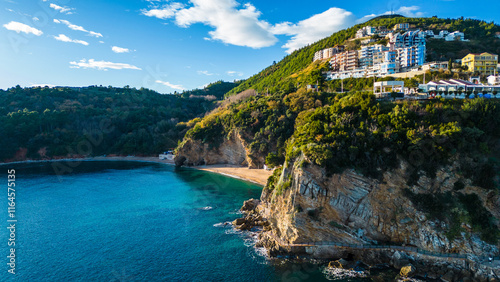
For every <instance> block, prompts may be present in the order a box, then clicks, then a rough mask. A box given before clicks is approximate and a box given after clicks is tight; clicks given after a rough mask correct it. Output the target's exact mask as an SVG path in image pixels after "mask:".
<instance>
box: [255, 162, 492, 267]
mask: <svg viewBox="0 0 500 282" xmlns="http://www.w3.org/2000/svg"><path fill="white" fill-rule="evenodd" d="M406 170H407V168H406V164H405V163H404V162H402V164H401V166H400V167H399V168H398V169H396V170H393V171H386V172H384V174H383V177H382V178H381V179H372V178H368V177H365V176H363V175H361V174H359V173H357V172H355V171H353V170H345V171H344V172H343V173H340V174H333V175H331V176H327V174H326V173H325V170H324V169H322V168H320V167H318V166H315V165H310V164H308V160H307V159H306V158H305V157H304V156H300V157H299V158H298V159H297V160H295V162H293V163H289V164H285V166H284V167H283V170H282V173H281V175H280V177H279V180H278V181H277V182H276V183H275V184H274V185H273V187H267V189H264V191H263V193H262V196H261V204H260V205H259V206H258V208H257V210H258V212H259V213H260V215H261V216H262V217H263V218H264V219H267V221H268V223H269V227H270V228H266V230H267V231H264V232H262V233H261V234H260V235H259V238H260V243H259V244H260V245H263V246H266V247H267V248H268V249H269V250H270V251H271V254H273V253H275V254H276V253H290V252H291V253H294V252H297V251H293V250H292V249H287V248H285V247H283V245H287V244H300V243H308V242H337V243H347V244H390V245H400V246H411V247H416V248H418V249H420V250H425V251H431V252H437V253H458V254H468V255H472V256H485V255H493V256H498V255H499V247H500V244H498V243H487V242H485V241H484V240H481V238H480V234H479V233H478V232H476V231H477V230H473V229H474V228H472V227H471V226H470V225H469V224H466V223H462V225H461V226H460V227H459V228H458V230H460V232H456V233H458V234H455V235H454V236H451V231H450V230H452V229H453V228H452V226H450V222H447V221H446V220H440V219H436V218H433V217H431V216H430V215H429V214H428V213H427V212H425V211H423V210H421V209H420V208H419V207H418V205H416V204H415V203H414V202H412V201H411V200H410V199H409V197H408V195H409V193H411V194H413V195H419V194H425V193H433V194H443V193H446V192H450V191H453V193H461V194H460V195H470V194H475V195H477V196H478V198H479V199H480V202H481V203H482V207H477V208H478V210H479V209H480V208H482V209H485V210H487V212H489V213H491V215H492V217H493V218H494V219H493V220H494V221H496V222H495V224H496V225H497V226H498V219H499V218H500V197H499V195H498V193H496V191H487V190H484V189H482V188H479V187H475V186H472V185H471V183H470V181H465V184H464V185H463V187H459V188H461V190H460V191H457V188H456V185H454V184H455V183H456V182H457V181H458V179H459V178H460V176H459V175H458V174H457V173H456V170H455V167H453V166H449V167H444V168H441V169H439V170H438V173H437V175H436V177H435V178H434V179H429V178H427V177H425V176H421V177H420V179H419V180H418V182H417V184H415V185H411V186H409V185H408V184H407V179H406V177H405V175H406V173H405V172H406ZM447 195H448V194H447ZM450 195H454V194H450ZM447 212H452V211H447ZM453 212H456V211H453ZM463 213H464V217H467V216H468V215H467V214H466V212H463ZM295 250H297V249H295ZM306 250H307V251H306V253H308V255H310V256H313V257H316V258H329V259H331V258H332V257H335V255H336V254H337V255H339V256H340V257H341V256H342V255H341V254H340V253H342V252H341V250H340V249H338V248H337V249H336V248H321V247H319V248H309V249H307V248H306ZM299 252H304V249H299ZM339 252H340V253H339ZM351 253H353V252H351ZM354 253H355V252H354ZM358 253H359V254H358V255H359V256H358V258H359V259H368V253H370V252H369V251H361V252H358ZM392 253H394V252H392ZM384 255H385V256H388V254H384ZM476 258H477V257H476ZM390 259H391V258H390V256H388V259H387V260H390ZM387 260H386V262H387ZM377 261H378V263H380V262H381V261H384V260H383V259H381V258H380V257H378V259H376V258H373V259H372V260H371V262H375V263H377ZM498 274H500V273H498ZM486 276H487V275H486Z"/></svg>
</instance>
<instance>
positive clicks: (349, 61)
mask: <svg viewBox="0 0 500 282" xmlns="http://www.w3.org/2000/svg"><path fill="white" fill-rule="evenodd" d="M344 53H346V62H345V68H344V70H355V69H356V68H358V65H359V61H358V51H357V50H350V51H346V52H344Z"/></svg>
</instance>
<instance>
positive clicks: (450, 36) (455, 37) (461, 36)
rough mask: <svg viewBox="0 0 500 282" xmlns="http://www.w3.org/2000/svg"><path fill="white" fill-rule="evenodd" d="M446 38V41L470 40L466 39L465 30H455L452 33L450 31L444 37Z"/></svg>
mask: <svg viewBox="0 0 500 282" xmlns="http://www.w3.org/2000/svg"><path fill="white" fill-rule="evenodd" d="M444 40H446V41H454V40H459V41H468V40H465V35H464V33H463V32H460V31H454V32H452V33H449V34H448V35H446V36H445V37H444Z"/></svg>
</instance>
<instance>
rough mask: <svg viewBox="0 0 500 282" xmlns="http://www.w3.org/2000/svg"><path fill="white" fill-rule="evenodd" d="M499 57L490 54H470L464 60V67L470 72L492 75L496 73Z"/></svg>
mask: <svg viewBox="0 0 500 282" xmlns="http://www.w3.org/2000/svg"><path fill="white" fill-rule="evenodd" d="M497 64H498V55H496V54H490V53H481V54H472V53H471V54H468V55H467V56H465V57H464V58H463V59H462V66H467V68H468V70H469V71H470V72H479V73H481V74H484V75H492V74H494V73H495V72H496V69H495V68H496V67H497Z"/></svg>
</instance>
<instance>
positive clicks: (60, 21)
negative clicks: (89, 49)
mask: <svg viewBox="0 0 500 282" xmlns="http://www.w3.org/2000/svg"><path fill="white" fill-rule="evenodd" d="M54 22H55V23H61V24H65V25H66V26H68V27H69V28H70V29H72V30H77V31H83V32H86V33H88V34H89V35H90V36H94V37H97V38H99V37H102V34H100V33H98V32H94V31H88V30H86V29H85V28H84V27H83V26H79V25H76V24H72V23H70V22H69V21H67V20H58V19H54Z"/></svg>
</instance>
